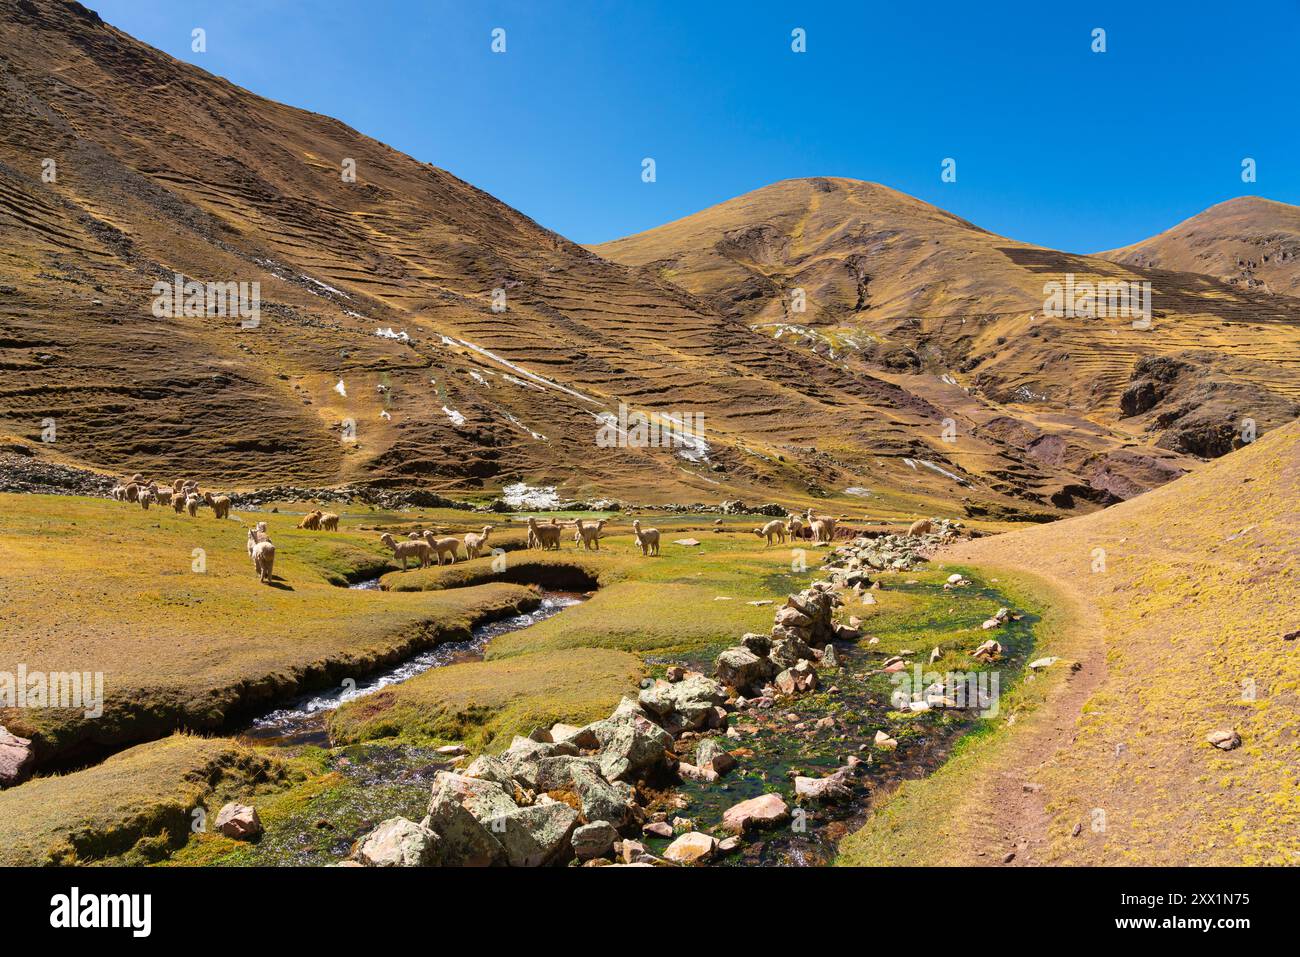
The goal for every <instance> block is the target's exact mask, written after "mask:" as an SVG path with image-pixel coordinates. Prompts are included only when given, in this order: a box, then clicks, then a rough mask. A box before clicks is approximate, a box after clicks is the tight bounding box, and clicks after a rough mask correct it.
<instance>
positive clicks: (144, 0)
mask: <svg viewBox="0 0 1300 957" xmlns="http://www.w3.org/2000/svg"><path fill="white" fill-rule="evenodd" d="M87 2H88V5H89V6H91V7H92V8H93V9H96V10H97V11H98V12H99V13H100V14H101V15H102V16H103V17H104V18H105V19H106V20H108V21H109V22H110V23H113V24H114V25H116V26H118V27H121V28H122V29H124V30H126V31H127V32H129V33H131V34H133V35H135V36H136V37H139V38H140V39H142V40H144V41H146V42H148V43H150V44H152V45H154V46H156V47H159V48H161V49H163V50H165V51H167V52H168V53H170V54H172V55H173V56H176V57H178V58H180V59H183V60H187V61H189V62H192V63H195V64H198V65H199V66H202V67H203V68H204V69H206V70H209V71H210V72H212V73H216V74H218V75H221V76H224V77H226V78H228V79H229V80H231V81H232V82H234V83H237V84H239V85H240V86H244V87H247V88H248V89H250V90H253V91H254V92H256V93H259V94H261V95H263V96H267V97H270V98H272V99H276V100H280V101H283V102H285V103H289V104H291V105H294V106H299V107H303V108H306V109H310V110H314V111H316V112H319V113H325V114H329V115H331V116H336V117H338V118H339V119H341V120H343V121H344V122H346V123H348V124H350V125H351V126H354V127H356V128H357V129H359V130H361V131H362V132H364V133H366V134H368V135H370V136H373V137H375V138H377V139H380V140H383V141H384V142H386V143H389V144H390V145H392V146H394V147H396V148H398V149H400V150H403V151H404V152H406V153H409V154H411V155H412V156H414V157H416V158H417V159H420V160H423V161H428V162H431V163H433V164H435V165H436V166H441V167H443V168H445V169H447V170H450V171H451V172H452V173H455V174H456V175H457V176H460V177H461V178H463V179H465V180H468V181H469V182H471V183H473V184H474V185H476V186H478V187H480V188H482V189H484V190H487V191H488V192H490V193H492V194H494V195H496V196H497V197H499V198H501V199H502V200H504V201H505V202H507V203H509V204H511V205H512V206H515V207H517V208H518V209H520V210H522V211H524V212H525V213H527V214H528V215H530V216H532V217H533V218H534V219H536V220H538V221H539V222H540V223H542V224H543V225H545V226H548V227H550V228H552V229H555V230H557V231H558V232H560V233H563V234H564V235H566V236H568V237H569V238H571V239H574V240H576V241H578V242H601V241H604V240H607V239H614V238H616V237H618V236H623V235H626V234H628V233H633V232H637V231H640V230H642V229H647V228H649V227H652V226H656V225H659V224H661V223H664V222H667V221H670V220H673V219H676V218H678V217H680V216H684V215H687V214H689V213H692V212H695V211H696V210H699V209H702V208H704V207H706V206H709V205H712V204H713V203H717V202H720V201H722V200H724V199H728V198H730V197H732V196H736V195H739V194H740V193H744V192H746V191H748V190H751V189H755V188H757V187H760V186H763V185H765V184H767V183H771V182H775V181H776V180H780V179H786V178H789V177H798V176H815V175H831V176H849V177H855V178H858V179H866V180H875V181H878V182H881V183H885V184H886V185H889V186H892V187H894V188H896V189H900V190H903V191H904V192H907V193H911V194H913V195H915V196H918V197H920V198H921V199H924V200H927V201H929V202H932V203H935V204H937V205H939V206H942V207H943V208H945V209H948V210H951V211H952V212H954V213H956V214H958V215H960V216H963V217H965V218H966V219H969V220H971V221H972V222H974V223H976V224H978V225H980V226H983V227H985V228H986V229H990V230H992V231H994V232H997V233H1001V234H1004V235H1008V236H1012V237H1014V238H1017V239H1022V240H1025V241H1028V242H1035V243H1041V244H1043V245H1047V246H1052V247H1056V248H1060V249H1065V250H1068V251H1071V252H1092V251H1097V250H1101V249H1107V248H1111V247H1115V246H1121V245H1126V244H1128V243H1130V242H1134V241H1136V240H1139V239H1142V238H1145V237H1146V236H1149V235H1151V234H1153V233H1156V232H1159V231H1160V230H1162V229H1165V228H1167V227H1169V226H1172V225H1173V224H1174V223H1175V222H1177V221H1179V220H1181V219H1184V218H1186V217H1187V216H1190V215H1193V214H1194V213H1197V212H1199V211H1200V210H1202V209H1204V208H1205V207H1207V206H1210V205H1212V204H1214V203H1217V202H1221V201H1222V200H1225V199H1229V198H1231V197H1233V196H1240V195H1245V194H1252V193H1253V194H1258V195H1262V196H1267V197H1269V198H1271V199H1277V200H1282V201H1284V202H1290V203H1300V162H1298V149H1300V124H1298V122H1297V120H1298V119H1300V116H1298V114H1300V110H1298V109H1297V102H1298V101H1300V97H1298V96H1297V92H1296V85H1295V73H1294V70H1295V66H1296V63H1297V62H1300V3H1297V2H1296V0H1258V2H1255V0H1252V2H1249V3H1223V2H1217V3H1211V2H1206V0H1190V2H1187V3H1175V2H1168V3H1140V2H1137V0H1130V2H1127V3H1069V2H1056V0H1039V2H1023V3H1019V2H1016V3H1011V2H1008V3H1001V2H996V0H995V2H984V3H954V4H945V3H930V2H923V0H917V2H910V0H904V2H888V3H886V2H879V3H876V2H845V3H811V2H803V3H795V2H790V3H770V2H761V0H749V2H721V0H689V2H688V0H681V2H655V0H637V2H633V0H622V2H615V0H606V2H596V0H519V2H473V0H460V2H443V0H424V2H417V0H391V2H390V0H369V2H339V0H282V2H275V0H232V2H208V3H204V2H198V0H87ZM194 27H202V28H204V29H205V30H206V31H207V46H208V49H207V52H206V53H193V52H191V49H190V31H191V30H192V29H193V28H194ZM495 27H502V28H504V29H505V30H506V53H504V54H494V53H492V52H491V50H490V42H491V37H490V33H491V31H492V29H493V28H495ZM796 27H801V28H803V29H804V30H806V33H807V52H806V53H802V54H796V53H794V52H792V51H791V49H790V44H791V36H790V34H791V30H792V29H794V28H796ZM1096 27H1101V28H1104V29H1105V30H1106V45H1107V51H1106V52H1105V53H1093V52H1092V51H1091V49H1090V47H1091V44H1092V37H1091V34H1092V30H1093V29H1094V28H1096ZM647 156H648V157H653V158H654V159H655V161H656V163H657V173H658V181H657V182H655V183H653V184H646V183H643V182H642V181H641V160H642V158H643V157H647ZM945 157H952V158H954V159H956V161H957V182H955V183H943V182H941V180H940V164H941V162H942V160H943V159H944V158H945ZM1243 157H1253V158H1254V159H1255V160H1256V161H1257V163H1258V182H1256V183H1254V184H1248V183H1243V182H1242V180H1241V161H1242V159H1243Z"/></svg>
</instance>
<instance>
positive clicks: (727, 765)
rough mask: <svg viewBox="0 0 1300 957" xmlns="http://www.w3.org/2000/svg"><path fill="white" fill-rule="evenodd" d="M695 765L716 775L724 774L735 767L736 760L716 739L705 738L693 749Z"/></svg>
mask: <svg viewBox="0 0 1300 957" xmlns="http://www.w3.org/2000/svg"><path fill="white" fill-rule="evenodd" d="M695 763H696V764H697V765H698V766H699V767H702V768H711V769H712V770H714V771H716V772H717V773H718V774H726V773H727V772H728V771H730V770H731V769H732V768H734V767H735V766H736V759H735V758H734V757H732V756H731V752H729V751H728V750H727V749H726V748H725V747H724V746H723V744H722V742H721V741H719V740H718V739H717V738H705V739H704V740H703V741H701V742H700V743H699V746H698V747H697V748H696V749H695Z"/></svg>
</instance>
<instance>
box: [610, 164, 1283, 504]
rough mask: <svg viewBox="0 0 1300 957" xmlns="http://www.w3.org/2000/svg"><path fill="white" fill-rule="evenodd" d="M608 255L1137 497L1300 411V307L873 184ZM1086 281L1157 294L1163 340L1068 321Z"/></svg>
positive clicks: (811, 187) (709, 217)
mask: <svg viewBox="0 0 1300 957" xmlns="http://www.w3.org/2000/svg"><path fill="white" fill-rule="evenodd" d="M595 250H596V251H597V252H599V253H600V254H601V255H604V256H607V257H609V258H611V259H615V260H617V261H620V262H624V263H627V264H628V265H631V266H635V267H637V268H639V269H641V270H642V271H643V273H645V274H647V275H652V276H654V277H656V278H659V279H664V280H669V281H671V282H674V283H676V284H678V285H680V286H681V287H682V288H684V289H686V290H688V291H690V292H691V293H693V294H694V295H696V296H698V297H700V298H701V299H704V300H705V301H708V302H710V303H712V304H713V305H714V306H715V308H717V309H718V310H719V311H721V312H722V313H723V314H724V315H728V316H734V317H736V318H738V319H743V320H744V321H746V322H748V323H749V324H751V326H753V328H755V329H756V330H757V331H764V332H767V333H769V334H771V335H773V336H775V337H777V338H779V339H781V340H782V341H785V342H787V343H794V344H797V345H799V346H802V347H804V348H807V349H809V350H811V351H813V352H815V353H818V354H820V355H822V356H824V357H825V358H827V359H830V360H831V361H833V362H834V363H836V364H837V365H841V366H843V367H846V368H849V369H859V368H861V369H864V370H868V371H870V372H871V373H872V374H877V375H880V376H881V377H882V378H886V379H888V380H889V381H892V382H894V383H895V384H897V385H899V386H900V387H902V388H905V389H907V390H908V391H909V392H912V393H914V394H921V395H925V396H927V397H928V398H929V399H930V400H931V401H932V402H935V403H936V405H938V406H939V407H941V408H945V410H948V411H954V410H955V408H956V407H958V406H960V407H961V408H962V409H964V410H965V418H964V420H963V416H962V415H960V414H956V412H955V411H954V415H953V417H954V418H955V419H957V422H958V425H959V431H967V430H966V429H962V428H960V426H962V425H963V422H964V424H965V425H967V426H969V429H970V430H972V431H974V432H976V433H977V434H982V435H985V436H988V435H996V436H997V437H998V438H1000V439H1002V440H1004V441H1007V442H1010V443H1012V444H1014V445H1018V446H1019V448H1020V450H1021V454H1022V455H1024V456H1028V457H1030V458H1042V457H1044V456H1045V457H1047V458H1049V459H1055V461H1057V462H1058V463H1063V464H1066V466H1067V467H1069V468H1071V469H1072V470H1074V471H1075V472H1076V474H1079V475H1088V476H1090V477H1089V482H1090V484H1092V485H1094V487H1103V488H1107V487H1109V488H1110V489H1111V490H1112V491H1114V492H1115V493H1116V494H1120V495H1122V496H1125V495H1127V494H1131V491H1132V488H1131V487H1130V488H1129V491H1128V492H1125V491H1124V488H1125V487H1126V486H1131V485H1145V486H1146V487H1150V486H1151V485H1152V484H1156V483H1155V482H1154V481H1153V476H1154V474H1155V473H1156V472H1161V471H1166V470H1168V469H1169V468H1171V466H1173V465H1174V464H1175V463H1174V462H1171V461H1169V460H1168V459H1167V458H1166V457H1164V456H1163V454H1162V450H1168V451H1172V452H1178V453H1191V454H1195V455H1204V456H1212V455H1217V454H1222V452H1224V451H1226V450H1227V449H1229V448H1231V447H1232V442H1233V436H1234V435H1235V434H1237V432H1239V431H1240V429H1241V428H1242V421H1243V420H1244V419H1250V420H1252V421H1253V422H1254V423H1255V428H1256V430H1257V431H1260V430H1264V429H1268V428H1273V427H1276V426H1277V425H1280V424H1282V423H1284V422H1287V421H1289V420H1290V419H1292V418H1294V417H1295V416H1296V415H1297V414H1298V413H1300V299H1296V298H1291V297H1284V296H1271V295H1267V294H1264V293H1263V292H1261V291H1258V290H1253V289H1248V288H1244V287H1242V286H1241V285H1240V284H1236V285H1234V284H1231V283H1227V282H1222V281H1220V280H1218V279H1213V278H1210V277H1206V276H1199V275H1194V274H1190V273H1185V272H1175V271H1171V270H1168V269H1164V270H1156V269H1148V268H1141V267H1138V266H1128V265H1120V264H1117V263H1113V262H1109V261H1107V260H1104V259H1100V258H1097V257H1091V256H1074V255H1069V254H1066V253H1060V252H1056V251H1054V250H1050V249H1044V248H1042V247H1037V246H1031V245H1028V244H1026V243H1020V242H1016V241H1014V240H1009V239H1004V238H1002V237H999V236H995V235H993V234H991V233H988V232H986V231H984V230H982V229H979V228H978V227H976V226H973V225H971V224H970V223H967V222H965V221H964V220H961V219H959V218H957V217H955V216H952V215H950V214H948V213H945V212H943V211H942V210H939V209H937V208H935V207H933V206H930V205H928V204H926V203H923V202H921V201H919V200H916V199H912V198H910V197H907V196H903V195H902V194H900V193H897V192H895V191H894V190H891V189H888V188H886V187H883V186H880V185H878V184H874V183H864V182H860V181H857V180H849V179H834V178H825V177H823V178H816V179H806V180H788V181H785V182H781V183H777V184H775V185H773V186H769V187H765V188H763V189H759V190H755V191H754V192H752V193H747V194H745V195H744V196H740V197H738V198H736V199H733V200H729V201H727V202H725V203H721V204H719V205H717V206H714V207H711V208H709V209H706V210H703V211H701V212H699V213H696V214H694V215H692V216H688V217H686V218H685V219H681V220H677V221H676V222H672V223H668V224H666V225H664V226H661V227H658V228H656V229H652V230H649V231H647V232H644V233H639V234H637V235H635V236H629V237H626V238H624V239H619V240H615V241H613V242H609V243H605V244H603V245H601V246H597V247H595ZM1071 278H1072V279H1073V280H1074V281H1075V282H1076V283H1082V282H1085V281H1087V282H1093V283H1099V282H1138V283H1150V289H1151V306H1152V319H1153V324H1152V326H1151V328H1149V329H1138V328H1135V327H1134V324H1133V322H1132V318H1131V317H1129V316H1115V315H1112V316H1109V317H1106V318H1091V317H1083V316H1079V317H1071V316H1070V315H1068V314H1067V315H1063V316H1052V315H1049V314H1048V313H1047V310H1046V309H1045V306H1046V300H1047V294H1048V289H1047V287H1046V284H1047V283H1049V282H1058V283H1062V284H1064V283H1067V282H1069V281H1070V280H1071ZM800 292H802V295H803V302H804V306H805V308H804V309H803V311H799V309H798V307H797V303H798V301H799V293H800ZM1152 357H1154V358H1156V359H1161V360H1165V359H1167V360H1171V361H1170V363H1169V365H1168V366H1167V367H1165V366H1161V367H1159V368H1155V369H1153V368H1152V366H1151V361H1150V360H1151V358H1152ZM1143 360H1148V361H1147V362H1146V363H1144V364H1140V363H1142V361H1143ZM1162 376H1163V377H1164V378H1167V379H1169V383H1165V382H1164V379H1162V378H1161V377H1162ZM1153 380H1154V384H1153ZM1130 392H1132V393H1133V395H1129V393H1130ZM945 394H946V396H947V398H946V399H941V398H940V397H941V396H942V395H945ZM1135 450H1140V452H1138V454H1139V456H1140V457H1143V458H1144V461H1143V463H1142V465H1141V467H1139V468H1137V469H1135V468H1134V461H1133V459H1134V454H1135ZM1151 456H1154V457H1155V460H1154V461H1152V460H1151V459H1150V458H1149V457H1151ZM1166 477H1168V475H1166ZM1112 478H1113V479H1114V481H1112Z"/></svg>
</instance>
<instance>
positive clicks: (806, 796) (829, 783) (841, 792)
mask: <svg viewBox="0 0 1300 957" xmlns="http://www.w3.org/2000/svg"><path fill="white" fill-rule="evenodd" d="M851 775H852V772H851V771H850V770H849V769H848V768H840V770H838V771H836V772H835V773H834V774H830V775H827V776H826V777H824V778H808V777H803V776H797V777H796V778H795V779H794V793H795V796H796V797H798V798H801V799H803V800H809V801H823V802H825V803H827V804H833V803H836V802H840V801H848V800H850V799H851V798H852V797H853V787H852V785H851V783H850V781H851V780H852V777H851Z"/></svg>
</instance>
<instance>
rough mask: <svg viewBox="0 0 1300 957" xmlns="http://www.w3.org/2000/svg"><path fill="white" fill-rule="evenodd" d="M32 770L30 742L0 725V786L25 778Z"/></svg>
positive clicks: (7, 785)
mask: <svg viewBox="0 0 1300 957" xmlns="http://www.w3.org/2000/svg"><path fill="white" fill-rule="evenodd" d="M31 770H32V742H31V741H30V740H28V739H27V738H20V737H18V735H16V734H11V733H10V732H9V731H6V730H5V729H4V728H3V727H0V788H7V787H11V786H13V785H15V784H21V783H22V782H23V781H25V780H27V776H28V775H29V774H30V773H31Z"/></svg>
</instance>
